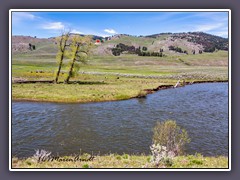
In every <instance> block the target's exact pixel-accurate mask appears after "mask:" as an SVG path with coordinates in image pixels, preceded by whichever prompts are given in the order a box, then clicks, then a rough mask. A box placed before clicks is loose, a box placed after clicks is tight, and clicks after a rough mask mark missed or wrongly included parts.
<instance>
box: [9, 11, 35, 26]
mask: <svg viewBox="0 0 240 180" xmlns="http://www.w3.org/2000/svg"><path fill="white" fill-rule="evenodd" d="M36 18H37V16H35V15H33V14H31V13H29V12H12V21H13V23H17V22H19V21H22V20H34V19H36Z"/></svg>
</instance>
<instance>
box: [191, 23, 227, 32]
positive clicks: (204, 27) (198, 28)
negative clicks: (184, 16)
mask: <svg viewBox="0 0 240 180" xmlns="http://www.w3.org/2000/svg"><path fill="white" fill-rule="evenodd" d="M223 26H224V24H223V23H217V24H204V25H198V26H196V27H195V30H194V31H203V32H206V31H211V30H215V29H218V28H221V27H223Z"/></svg>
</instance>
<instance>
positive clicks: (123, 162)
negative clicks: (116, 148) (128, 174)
mask: <svg viewBox="0 0 240 180" xmlns="http://www.w3.org/2000/svg"><path fill="white" fill-rule="evenodd" d="M61 159H74V157H73V156H72V157H71V156H65V157H61ZM85 159H86V158H85ZM150 159H151V157H150V156H148V155H128V154H123V155H118V154H110V155H103V156H95V158H94V159H93V160H92V161H87V162H84V161H82V162H80V161H76V162H71V161H65V162H63V161H56V160H54V161H45V162H37V161H36V159H34V158H27V159H18V158H12V167H13V168H228V158H227V157H224V156H219V157H203V156H201V155H187V156H177V157H175V158H173V162H172V163H171V164H170V163H169V164H160V165H159V166H158V167H156V166H155V165H154V164H152V163H151V162H150Z"/></svg>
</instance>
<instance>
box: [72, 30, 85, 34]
mask: <svg viewBox="0 0 240 180" xmlns="http://www.w3.org/2000/svg"><path fill="white" fill-rule="evenodd" d="M71 33H73V34H83V32H80V31H78V30H76V29H73V30H72V31H71Z"/></svg>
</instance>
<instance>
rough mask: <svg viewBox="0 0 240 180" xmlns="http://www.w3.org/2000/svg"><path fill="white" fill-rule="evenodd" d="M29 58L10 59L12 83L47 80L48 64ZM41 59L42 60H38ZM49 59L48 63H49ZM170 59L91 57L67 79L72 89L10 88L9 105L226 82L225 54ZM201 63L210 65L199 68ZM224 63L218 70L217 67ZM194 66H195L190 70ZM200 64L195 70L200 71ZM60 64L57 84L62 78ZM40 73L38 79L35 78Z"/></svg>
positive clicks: (45, 86)
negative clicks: (190, 83) (179, 83)
mask: <svg viewBox="0 0 240 180" xmlns="http://www.w3.org/2000/svg"><path fill="white" fill-rule="evenodd" d="M39 56H40V55H37V56H33V55H31V54H27V55H22V56H18V57H15V56H14V57H13V60H12V78H13V79H17V78H21V79H26V80H53V79H54V73H55V71H56V69H57V63H56V60H55V59H54V58H50V57H49V56H46V59H44V58H39ZM43 57H44V56H43ZM49 58H50V59H49ZM179 58H180V57H179V56H171V57H139V56H136V55H121V56H119V57H115V56H92V57H90V58H89V60H88V63H87V64H86V65H81V67H80V73H79V74H78V75H77V76H76V77H75V78H72V79H71V80H72V81H76V82H78V83H76V84H63V83H61V84H39V83H37V84H12V97H13V99H14V100H33V101H50V102H95V101H97V102H98V101H112V100H124V99H129V98H132V97H136V96H138V95H139V93H140V94H141V93H142V92H143V90H144V89H153V88H156V87H158V86H159V85H163V84H171V85H174V84H175V83H176V82H177V81H178V79H181V80H183V79H185V80H186V81H199V80H200V81H201V80H205V81H207V80H227V79H228V67H227V62H228V60H227V52H223V51H219V52H216V53H212V54H211V53H205V54H202V55H189V56H187V55H186V56H181V59H182V61H183V62H187V63H189V64H190V65H186V63H183V62H182V61H180V60H179ZM204 59H207V63H208V64H211V65H205V64H204V62H205V61H204ZM222 61H224V63H223V64H221V63H220V64H218V63H219V62H222ZM195 62H197V63H195ZM194 64H195V65H194ZM200 64H201V65H200ZM67 69H68V68H67V62H65V63H64V66H63V68H62V73H61V76H60V81H61V82H63V80H64V76H65V75H66V74H65V72H67ZM39 71H41V73H39Z"/></svg>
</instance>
